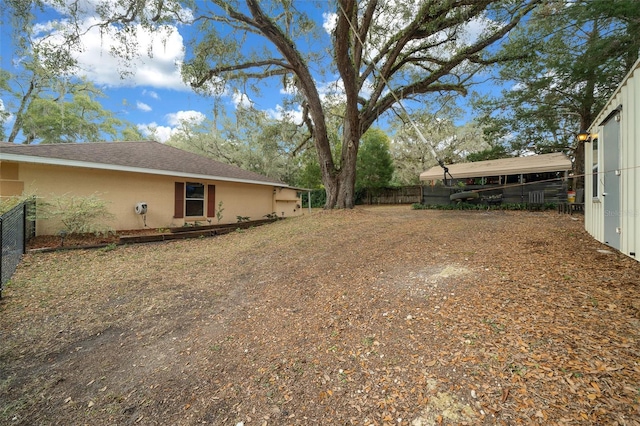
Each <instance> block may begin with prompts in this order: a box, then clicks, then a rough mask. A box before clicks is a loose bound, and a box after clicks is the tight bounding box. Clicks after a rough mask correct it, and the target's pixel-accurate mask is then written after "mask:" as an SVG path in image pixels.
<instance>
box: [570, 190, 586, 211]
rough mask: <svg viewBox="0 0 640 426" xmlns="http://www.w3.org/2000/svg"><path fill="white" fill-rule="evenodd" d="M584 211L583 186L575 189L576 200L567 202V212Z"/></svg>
mask: <svg viewBox="0 0 640 426" xmlns="http://www.w3.org/2000/svg"><path fill="white" fill-rule="evenodd" d="M574 211H575V212H582V211H584V188H580V189H577V190H576V201H574V202H573V203H569V214H573V212H574Z"/></svg>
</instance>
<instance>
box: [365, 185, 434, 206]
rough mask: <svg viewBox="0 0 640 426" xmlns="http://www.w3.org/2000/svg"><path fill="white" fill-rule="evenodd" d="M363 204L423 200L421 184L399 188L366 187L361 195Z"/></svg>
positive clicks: (410, 202)
mask: <svg viewBox="0 0 640 426" xmlns="http://www.w3.org/2000/svg"><path fill="white" fill-rule="evenodd" d="M358 198H359V200H358V201H359V202H360V203H361V204H413V203H419V202H421V200H422V187H421V186H420V185H414V186H401V187H399V188H380V189H369V188H365V189H364V190H363V192H362V194H361V195H360V197H358Z"/></svg>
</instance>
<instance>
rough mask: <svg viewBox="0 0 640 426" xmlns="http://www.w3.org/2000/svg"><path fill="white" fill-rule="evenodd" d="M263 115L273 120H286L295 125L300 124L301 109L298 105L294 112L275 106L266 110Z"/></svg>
mask: <svg viewBox="0 0 640 426" xmlns="http://www.w3.org/2000/svg"><path fill="white" fill-rule="evenodd" d="M265 113H266V114H267V116H268V117H271V118H273V119H275V120H286V121H290V122H293V123H296V124H301V123H302V107H301V106H299V105H298V107H297V108H296V109H295V110H291V109H284V108H283V107H282V106H281V105H276V107H275V108H269V109H267V110H266V111H265Z"/></svg>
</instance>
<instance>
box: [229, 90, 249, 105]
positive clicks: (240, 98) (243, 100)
mask: <svg viewBox="0 0 640 426" xmlns="http://www.w3.org/2000/svg"><path fill="white" fill-rule="evenodd" d="M231 100H232V101H233V104H234V105H235V106H236V108H238V107H243V108H250V107H251V106H252V105H253V101H252V100H251V99H249V97H248V96H247V95H246V94H245V93H240V92H234V93H233V95H231Z"/></svg>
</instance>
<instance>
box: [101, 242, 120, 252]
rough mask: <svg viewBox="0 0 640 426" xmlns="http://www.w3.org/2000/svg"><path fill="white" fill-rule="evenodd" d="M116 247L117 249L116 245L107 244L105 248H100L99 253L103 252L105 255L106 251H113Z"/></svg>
mask: <svg viewBox="0 0 640 426" xmlns="http://www.w3.org/2000/svg"><path fill="white" fill-rule="evenodd" d="M117 247H118V246H117V244H116V243H110V244H107V245H106V246H104V247H102V248H101V249H100V251H101V252H103V253H106V252H108V251H113V250H115V249H116V248H117Z"/></svg>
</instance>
